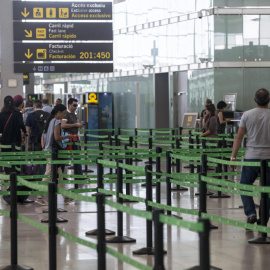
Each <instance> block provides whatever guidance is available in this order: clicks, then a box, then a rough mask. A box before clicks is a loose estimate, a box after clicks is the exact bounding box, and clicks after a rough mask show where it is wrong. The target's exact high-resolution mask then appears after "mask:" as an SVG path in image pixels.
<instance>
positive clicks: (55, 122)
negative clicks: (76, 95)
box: [36, 104, 74, 205]
mask: <svg viewBox="0 0 270 270" xmlns="http://www.w3.org/2000/svg"><path fill="white" fill-rule="evenodd" d="M66 112H67V108H66V106H64V105H63V104H58V105H56V106H55V107H54V109H53V110H52V112H51V114H50V116H49V118H48V120H47V122H46V125H45V128H44V132H43V134H42V138H41V146H42V150H44V151H49V150H52V147H53V142H54V140H55V141H56V143H58V144H59V145H60V146H61V145H62V140H65V139H72V138H74V135H71V134H68V135H67V136H62V135H61V134H62V131H61V120H62V119H63V118H64V116H65V115H66ZM47 160H48V161H50V160H51V159H47ZM51 172H52V169H51V164H47V165H46V172H45V175H49V174H51ZM61 173H62V170H61V168H60V165H59V167H58V174H61ZM42 180H43V181H46V180H48V178H43V179H42ZM60 186H62V187H64V185H60ZM72 201H74V200H72V199H69V198H67V197H64V204H69V203H70V202H72ZM36 203H38V204H40V205H47V204H48V203H47V201H45V198H44V196H38V197H37V200H36Z"/></svg>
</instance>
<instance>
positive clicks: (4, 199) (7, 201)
mask: <svg viewBox="0 0 270 270" xmlns="http://www.w3.org/2000/svg"><path fill="white" fill-rule="evenodd" d="M2 202H3V204H5V205H10V196H8V195H4V196H2Z"/></svg>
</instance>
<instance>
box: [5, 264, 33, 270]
mask: <svg viewBox="0 0 270 270" xmlns="http://www.w3.org/2000/svg"><path fill="white" fill-rule="evenodd" d="M0 270H34V268H32V267H29V266H25V265H22V264H21V265H8V266H4V267H1V268H0Z"/></svg>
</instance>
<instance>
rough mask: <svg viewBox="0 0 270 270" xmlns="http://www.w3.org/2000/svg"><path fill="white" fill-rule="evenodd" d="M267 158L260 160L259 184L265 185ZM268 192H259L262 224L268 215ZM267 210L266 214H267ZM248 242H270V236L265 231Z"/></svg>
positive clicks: (264, 223)
mask: <svg viewBox="0 0 270 270" xmlns="http://www.w3.org/2000/svg"><path fill="white" fill-rule="evenodd" d="M267 166H268V165H267V160H261V178H260V186H262V187H265V186H266V170H267ZM268 200H269V199H268V193H265V192H262V193H261V209H260V210H261V215H260V218H261V224H260V225H262V226H265V227H266V226H267V221H268V220H267V217H268V216H269V209H268V203H267V201H268ZM267 211H268V214H267ZM248 242H249V243H250V244H270V237H267V233H261V236H259V237H258V238H255V239H251V240H249V241H248Z"/></svg>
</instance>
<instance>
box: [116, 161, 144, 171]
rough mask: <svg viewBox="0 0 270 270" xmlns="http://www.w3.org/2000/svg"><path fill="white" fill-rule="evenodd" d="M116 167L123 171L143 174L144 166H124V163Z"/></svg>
mask: <svg viewBox="0 0 270 270" xmlns="http://www.w3.org/2000/svg"><path fill="white" fill-rule="evenodd" d="M118 166H119V167H120V168H123V169H125V170H128V171H131V172H144V171H145V167H144V166H135V165H128V164H124V163H119V164H118Z"/></svg>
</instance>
